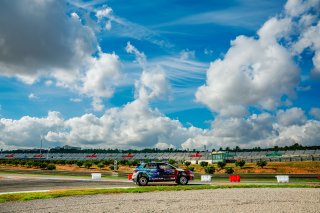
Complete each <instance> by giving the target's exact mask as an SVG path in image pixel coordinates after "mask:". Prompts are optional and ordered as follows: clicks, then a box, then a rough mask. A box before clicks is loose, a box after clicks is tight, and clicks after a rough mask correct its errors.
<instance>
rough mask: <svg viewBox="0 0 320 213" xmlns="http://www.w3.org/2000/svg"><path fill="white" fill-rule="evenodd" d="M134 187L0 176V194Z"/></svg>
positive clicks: (121, 182) (116, 182)
mask: <svg viewBox="0 0 320 213" xmlns="http://www.w3.org/2000/svg"><path fill="white" fill-rule="evenodd" d="M117 187H135V185H134V184H133V183H132V182H130V181H128V180H125V179H123V180H112V179H110V180H106V179H101V180H91V179H84V178H82V179H81V178H72V177H57V176H28V175H0V193H5V192H19V191H39V190H55V189H82V188H117Z"/></svg>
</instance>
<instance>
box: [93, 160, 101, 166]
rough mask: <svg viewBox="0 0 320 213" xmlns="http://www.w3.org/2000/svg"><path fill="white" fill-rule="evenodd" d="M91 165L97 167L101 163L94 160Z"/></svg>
mask: <svg viewBox="0 0 320 213" xmlns="http://www.w3.org/2000/svg"><path fill="white" fill-rule="evenodd" d="M92 163H93V164H94V165H97V166H98V164H99V163H101V162H100V160H94V161H92Z"/></svg>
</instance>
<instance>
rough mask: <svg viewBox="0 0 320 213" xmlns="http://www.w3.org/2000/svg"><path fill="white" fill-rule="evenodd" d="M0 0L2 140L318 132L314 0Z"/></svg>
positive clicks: (270, 136)
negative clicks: (0, 0) (30, 0)
mask: <svg viewBox="0 0 320 213" xmlns="http://www.w3.org/2000/svg"><path fill="white" fill-rule="evenodd" d="M0 4H2V5H0V6H1V7H0V8H1V9H0V14H1V15H0V20H1V21H0V47H1V49H2V51H0V93H1V96H0V106H1V108H0V118H1V123H0V145H1V147H4V148H5V149H6V148H30V147H35V146H37V142H34V141H38V140H39V138H40V137H44V138H45V140H46V141H47V146H48V147H49V146H54V145H64V144H68V145H75V146H82V147H93V146H96V147H102V148H109V147H111V148H138V149H139V148H145V147H157V148H170V147H174V148H201V147H203V145H206V146H207V147H209V148H217V147H220V146H231V147H232V146H236V145H240V147H241V146H243V147H247V146H262V147H263V146H273V145H291V143H295V142H298V143H302V144H305V145H314V144H315V143H318V142H317V141H318V140H319V139H320V135H319V133H318V130H319V129H320V124H319V118H320V102H319V97H320V96H319V91H320V82H319V76H320V74H319V73H320V70H319V66H320V65H319V64H320V59H319V58H320V42H319V39H317V38H316V37H317V35H319V34H320V33H319V27H320V24H319V10H318V8H319V2H318V1H316V0H309V1H299V0H289V1H288V2H287V1H282V0H281V1H250V0H237V1H232V0H228V1H209V0H208V1H200V2H199V1H193V0H188V1H141V0H134V1H130V3H128V2H127V1H124V0H117V1H114V0H110V1H98V0H97V1H77V0H68V1H59V2H55V1H35V2H34V3H33V4H29V3H27V1H21V2H11V1H3V2H2V3H0ZM127 111H128V112H127ZM82 128H83V129H82ZM35 129H36V130H37V131H35ZM81 129H82V130H81ZM308 131H310V132H312V134H311V136H310V134H309V135H307V134H305V132H308ZM294 132H296V135H295V134H293V133H294ZM19 134H21V135H22V136H21V137H20V138H19V139H17V138H13V135H19Z"/></svg>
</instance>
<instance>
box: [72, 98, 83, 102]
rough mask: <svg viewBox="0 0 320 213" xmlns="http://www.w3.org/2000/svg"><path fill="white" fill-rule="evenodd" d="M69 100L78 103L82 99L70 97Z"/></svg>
mask: <svg viewBox="0 0 320 213" xmlns="http://www.w3.org/2000/svg"><path fill="white" fill-rule="evenodd" d="M69 100H70V101H71V102H74V103H80V102H82V99H81V98H70V99H69Z"/></svg>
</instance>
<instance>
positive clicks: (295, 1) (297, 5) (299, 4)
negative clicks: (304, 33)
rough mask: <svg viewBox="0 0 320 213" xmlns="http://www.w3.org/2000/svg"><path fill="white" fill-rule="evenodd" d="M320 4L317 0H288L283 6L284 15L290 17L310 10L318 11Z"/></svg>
mask: <svg viewBox="0 0 320 213" xmlns="http://www.w3.org/2000/svg"><path fill="white" fill-rule="evenodd" d="M319 7H320V2H319V1H318V0H308V1H304V0H288V1H287V3H286V5H285V6H284V8H285V10H286V14H288V15H290V16H293V17H295V16H300V15H301V14H303V13H305V12H307V11H308V10H310V9H311V8H315V9H319Z"/></svg>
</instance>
